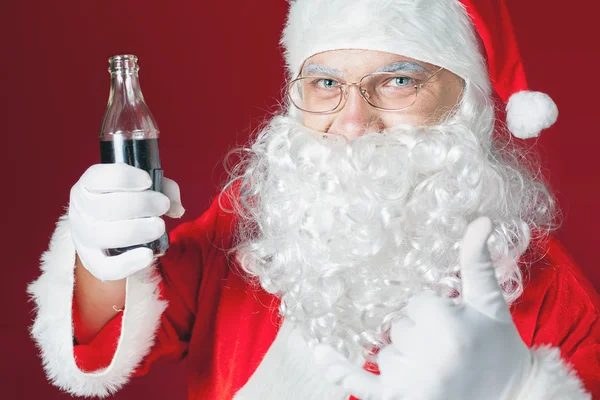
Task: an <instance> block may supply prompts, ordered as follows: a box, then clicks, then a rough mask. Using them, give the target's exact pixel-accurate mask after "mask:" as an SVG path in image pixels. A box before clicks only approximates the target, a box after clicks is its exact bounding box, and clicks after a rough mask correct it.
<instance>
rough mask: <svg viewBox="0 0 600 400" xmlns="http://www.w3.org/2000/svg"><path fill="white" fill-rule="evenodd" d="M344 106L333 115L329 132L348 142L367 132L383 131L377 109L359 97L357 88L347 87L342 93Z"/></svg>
mask: <svg viewBox="0 0 600 400" xmlns="http://www.w3.org/2000/svg"><path fill="white" fill-rule="evenodd" d="M344 96H346V98H345V102H346V103H345V105H344V107H343V108H342V109H341V110H340V111H338V112H337V113H336V114H335V115H334V119H333V122H332V123H331V125H330V126H329V130H328V131H329V132H330V133H335V134H338V135H343V136H345V137H346V138H347V139H348V140H352V139H355V138H357V137H359V136H361V135H364V134H365V133H366V132H367V131H373V130H376V131H381V130H383V123H382V121H381V118H380V116H379V113H378V111H377V109H375V108H373V107H371V106H370V105H369V104H368V103H367V102H366V101H365V100H364V99H363V98H362V97H361V95H360V89H359V87H358V86H348V87H347V88H346V90H345V92H344Z"/></svg>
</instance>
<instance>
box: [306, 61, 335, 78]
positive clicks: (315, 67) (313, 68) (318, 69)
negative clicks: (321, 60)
mask: <svg viewBox="0 0 600 400" xmlns="http://www.w3.org/2000/svg"><path fill="white" fill-rule="evenodd" d="M305 71H306V73H308V74H322V75H330V76H335V77H337V78H342V77H343V74H342V73H341V72H340V71H338V70H337V69H335V68H330V67H326V66H325V65H319V64H308V65H307V66H306V67H305Z"/></svg>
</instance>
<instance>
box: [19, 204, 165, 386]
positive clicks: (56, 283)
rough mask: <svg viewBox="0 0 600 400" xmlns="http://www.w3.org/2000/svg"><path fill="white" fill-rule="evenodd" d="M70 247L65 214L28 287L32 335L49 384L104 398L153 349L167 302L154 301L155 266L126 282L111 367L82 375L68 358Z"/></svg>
mask: <svg viewBox="0 0 600 400" xmlns="http://www.w3.org/2000/svg"><path fill="white" fill-rule="evenodd" d="M74 266H75V248H74V245H73V240H72V239H71V226H70V224H69V220H68V216H67V215H64V216H63V217H61V218H60V220H59V221H58V223H57V227H56V230H55V231H54V234H53V235H52V238H51V239H50V245H49V248H48V250H47V251H46V252H44V254H43V255H42V264H41V270H42V275H41V276H40V277H39V278H38V279H37V280H36V281H34V282H32V283H31V284H30V285H29V287H28V292H29V294H30V295H31V297H32V300H33V301H34V302H35V305H36V309H35V311H36V314H37V315H36V317H35V320H34V323H33V325H32V326H31V336H32V337H33V339H34V340H35V342H36V344H37V347H38V348H39V349H40V353H41V357H42V361H43V366H44V370H45V371H46V374H47V376H48V379H49V380H50V381H51V382H52V383H53V384H54V385H56V386H58V387H59V388H61V389H63V390H65V391H67V392H69V393H71V394H74V395H78V396H97V397H106V396H109V395H110V394H112V393H114V392H116V391H117V390H118V389H120V388H121V387H122V386H123V385H124V384H125V383H127V381H128V380H129V377H130V376H131V374H132V373H133V372H134V370H135V368H136V367H137V365H138V364H139V363H140V362H141V361H142V359H143V358H144V357H145V356H146V354H148V352H149V351H150V348H151V347H152V345H153V344H154V337H155V333H156V330H157V329H158V326H159V323H160V316H161V314H162V313H163V311H164V310H165V308H166V305H167V303H166V302H165V301H162V300H159V279H160V278H158V277H156V276H155V275H154V274H153V270H154V267H151V268H146V269H144V270H142V271H139V272H137V273H136V274H134V275H132V276H131V277H129V278H128V279H127V295H126V299H125V310H124V311H123V312H124V314H123V325H122V327H121V337H120V338H119V342H118V345H117V349H116V351H115V355H114V357H113V360H112V362H111V363H110V365H109V366H108V367H107V368H105V369H103V370H100V371H93V372H89V373H87V372H83V371H81V370H80V369H79V368H78V367H77V364H76V363H75V358H74V356H73V323H72V315H71V314H72V312H71V307H72V299H73V284H74V282H75V279H74V273H73V271H74Z"/></svg>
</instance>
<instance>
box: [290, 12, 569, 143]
mask: <svg viewBox="0 0 600 400" xmlns="http://www.w3.org/2000/svg"><path fill="white" fill-rule="evenodd" d="M290 1H291V5H290V10H289V14H288V19H287V23H286V27H285V29H284V31H283V35H282V38H281V44H282V45H283V47H284V49H285V59H286V63H287V67H288V71H289V73H290V75H291V76H293V77H294V76H296V75H297V74H298V73H299V69H300V67H301V65H302V63H303V62H304V60H306V59H307V58H309V57H310V56H312V55H314V54H317V53H320V52H323V51H328V50H338V49H368V50H379V51H385V52H389V53H395V54H400V55H403V56H406V57H410V58H414V59H416V60H420V61H424V62H427V63H430V64H435V65H438V66H440V67H444V68H445V69H447V70H449V71H451V72H453V73H455V74H456V75H458V76H460V77H461V78H462V79H464V80H465V82H467V83H468V84H473V85H476V87H477V88H478V89H479V90H481V91H482V92H483V93H485V94H486V95H491V91H492V85H493V88H494V89H495V91H496V93H497V94H498V95H499V96H500V97H501V98H502V99H503V100H504V101H505V102H506V103H507V117H506V119H507V125H508V128H509V130H510V131H511V132H512V133H513V134H514V135H515V136H517V137H519V138H523V139H525V138H531V137H535V136H537V135H538V134H539V133H540V131H542V130H543V129H546V128H548V127H550V126H552V125H553V124H554V122H556V118H557V117H558V109H557V107H556V104H554V102H553V101H552V99H551V98H550V97H549V96H548V95H546V94H544V93H540V92H533V91H529V90H528V85H527V79H526V76H525V70H524V68H523V64H522V60H521V56H520V54H519V48H518V46H517V42H516V38H515V34H514V32H513V28H512V24H511V22H510V18H509V15H508V11H507V9H506V5H505V3H504V0H460V1H459V0H290ZM477 33H478V34H479V35H477ZM480 43H483V49H481V50H480V47H481V46H480ZM486 60H487V65H486Z"/></svg>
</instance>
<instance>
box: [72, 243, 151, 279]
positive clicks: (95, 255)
mask: <svg viewBox="0 0 600 400" xmlns="http://www.w3.org/2000/svg"><path fill="white" fill-rule="evenodd" d="M73 241H74V243H75V247H76V248H77V249H78V250H77V254H78V255H79V258H80V259H81V262H82V264H83V265H84V266H85V267H86V269H87V270H88V271H90V273H91V274H92V275H94V276H95V277H96V278H98V279H100V280H101V281H116V280H121V279H125V278H127V277H129V276H131V275H133V274H135V273H136V272H138V271H141V270H142V269H145V268H147V267H149V266H150V265H151V264H152V262H153V261H154V259H155V258H154V254H153V251H152V250H151V249H149V248H147V247H138V248H136V249H131V250H128V251H126V252H124V253H122V254H119V255H117V256H113V257H109V256H107V255H106V254H104V252H103V251H102V250H100V249H93V248H89V247H86V246H85V245H82V244H81V243H78V242H77V241H76V239H73Z"/></svg>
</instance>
